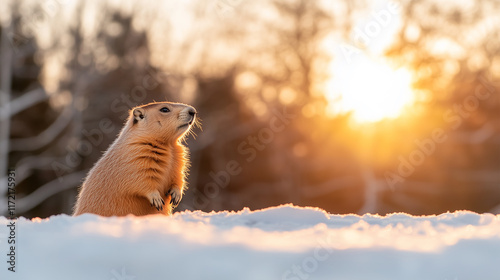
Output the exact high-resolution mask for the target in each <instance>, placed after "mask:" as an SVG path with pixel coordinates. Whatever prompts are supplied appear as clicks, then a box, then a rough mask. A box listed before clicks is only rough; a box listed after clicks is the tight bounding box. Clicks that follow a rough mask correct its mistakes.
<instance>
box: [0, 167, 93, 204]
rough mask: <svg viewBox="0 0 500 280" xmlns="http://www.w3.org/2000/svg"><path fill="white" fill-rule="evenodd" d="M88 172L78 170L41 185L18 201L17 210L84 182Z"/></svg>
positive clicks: (38, 202)
mask: <svg viewBox="0 0 500 280" xmlns="http://www.w3.org/2000/svg"><path fill="white" fill-rule="evenodd" d="M87 172H88V170H83V171H78V172H75V173H71V174H67V175H65V176H63V177H61V178H57V179H55V180H52V181H50V182H48V183H47V184H45V185H43V186H41V187H39V188H38V189H37V190H36V191H34V192H32V193H30V194H29V195H27V196H25V197H23V198H21V199H19V200H18V201H17V202H16V211H17V212H19V213H22V212H26V211H29V210H31V209H33V208H34V207H35V206H37V205H39V204H40V203H42V202H43V201H44V200H46V199H47V198H49V197H51V196H53V195H55V194H57V193H59V192H62V191H65V190H69V189H72V188H74V187H75V185H79V184H80V183H81V182H82V179H83V178H84V177H85V176H86V175H87ZM61 179H62V180H61ZM0 210H1V209H0ZM0 212H1V211H0Z"/></svg>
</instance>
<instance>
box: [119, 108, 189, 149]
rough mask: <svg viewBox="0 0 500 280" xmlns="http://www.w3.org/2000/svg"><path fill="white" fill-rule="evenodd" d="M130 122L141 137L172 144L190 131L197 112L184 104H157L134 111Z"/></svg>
mask: <svg viewBox="0 0 500 280" xmlns="http://www.w3.org/2000/svg"><path fill="white" fill-rule="evenodd" d="M129 121H130V122H131V123H130V124H129V125H131V129H132V130H134V131H136V132H138V133H139V135H142V136H146V137H153V138H157V139H158V140H163V141H166V142H171V141H177V140H178V139H179V138H181V137H182V136H184V135H185V134H186V133H187V132H188V131H189V129H190V128H191V126H192V125H193V124H194V123H195V121H196V110H195V109H194V108H193V107H191V106H189V105H186V104H182V103H171V102H155V103H149V104H147V105H142V106H139V107H135V108H134V109H132V111H131V114H130V119H129Z"/></svg>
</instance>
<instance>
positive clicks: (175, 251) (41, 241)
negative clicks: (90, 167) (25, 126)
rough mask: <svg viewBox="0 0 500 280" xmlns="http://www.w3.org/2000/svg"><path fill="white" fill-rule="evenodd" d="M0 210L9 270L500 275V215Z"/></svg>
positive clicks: (184, 275)
mask: <svg viewBox="0 0 500 280" xmlns="http://www.w3.org/2000/svg"><path fill="white" fill-rule="evenodd" d="M9 222H10V221H9V220H8V219H7V218H5V217H0V248H1V250H0V251H1V253H2V254H1V255H2V257H1V259H3V261H2V262H1V263H2V265H0V279H51V280H53V279H56V280H57V279H106V280H110V279H114V280H121V279H136V280H140V279H147V280H149V279H217V280H220V279H255V280H260V279H294V280H304V279H329V280H332V279H363V280H365V279H369V280H376V279H384V280H392V279H394V280H396V279H397V280H404V279H425V280H430V279H440V280H463V279H481V280H485V279H500V270H499V269H498V267H499V266H500V215H499V216H495V215H492V214H482V215H479V214H476V213H472V212H467V211H459V212H455V213H446V214H442V215H438V216H422V217H417V216H410V215H407V214H392V215H388V216H384V217H382V216H376V215H364V216H357V215H329V214H328V213H326V212H325V211H323V210H321V209H317V208H300V207H294V206H291V205H283V206H279V207H274V208H268V209H263V210H259V211H250V210H248V209H244V210H242V211H239V212H227V211H225V212H218V213H215V212H212V213H204V212H200V211H194V212H189V211H186V212H181V213H176V214H175V215H173V216H171V217H165V216H159V215H153V216H147V217H134V216H127V217H122V218H117V217H112V218H103V217H99V216H96V215H91V214H85V215H82V216H79V217H71V216H67V215H57V216H52V217H50V218H48V219H39V218H35V219H32V220H29V219H25V218H19V219H18V220H17V222H16V227H17V228H16V246H17V247H16V249H17V252H16V272H15V273H13V272H10V271H8V270H7V267H8V266H9V264H8V263H6V260H7V256H6V253H5V252H6V250H7V246H8V245H7V244H6V240H7V239H6V238H7V235H8V234H9V228H8V227H7V225H8V224H9Z"/></svg>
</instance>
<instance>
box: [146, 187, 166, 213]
mask: <svg viewBox="0 0 500 280" xmlns="http://www.w3.org/2000/svg"><path fill="white" fill-rule="evenodd" d="M148 200H149V203H151V206H153V207H154V208H156V210H158V211H161V210H163V205H165V201H164V200H163V198H161V195H160V192H158V191H154V192H150V193H149V194H148Z"/></svg>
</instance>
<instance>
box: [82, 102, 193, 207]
mask: <svg viewBox="0 0 500 280" xmlns="http://www.w3.org/2000/svg"><path fill="white" fill-rule="evenodd" d="M195 121H196V110H195V109H194V108H193V107H191V106H188V105H185V104H180V103H170V102H155V103H150V104H147V105H143V106H139V107H135V108H133V109H132V110H131V111H130V116H129V118H128V119H127V121H126V123H125V125H124V127H123V129H122V130H121V132H120V134H119V135H118V137H117V138H116V140H115V141H114V142H113V144H111V146H110V147H109V148H108V150H107V151H106V152H105V153H104V155H103V156H102V157H101V159H99V161H97V163H96V164H95V165H94V167H93V168H92V169H91V170H90V172H89V173H88V175H87V178H86V179H85V181H84V183H83V185H82V187H81V189H80V193H79V195H78V199H77V202H76V205H75V209H74V215H75V216H76V215H81V214H83V213H94V214H98V215H101V216H108V217H109V216H125V215H127V214H133V215H136V216H142V215H149V214H158V213H161V214H165V215H170V214H171V213H172V208H173V207H176V206H177V205H178V204H179V202H180V200H181V198H182V195H183V192H184V189H185V177H186V172H187V167H188V158H187V149H186V148H185V147H184V146H183V145H182V143H181V141H182V139H183V138H184V137H185V135H187V132H188V131H189V130H190V129H191V127H192V126H193V124H194V123H195Z"/></svg>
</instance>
